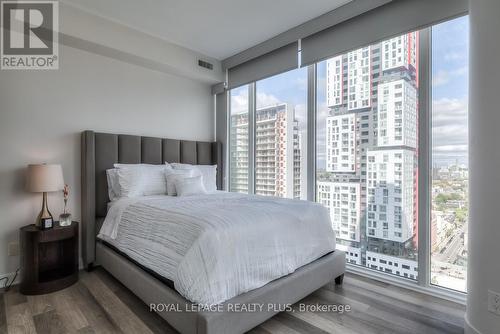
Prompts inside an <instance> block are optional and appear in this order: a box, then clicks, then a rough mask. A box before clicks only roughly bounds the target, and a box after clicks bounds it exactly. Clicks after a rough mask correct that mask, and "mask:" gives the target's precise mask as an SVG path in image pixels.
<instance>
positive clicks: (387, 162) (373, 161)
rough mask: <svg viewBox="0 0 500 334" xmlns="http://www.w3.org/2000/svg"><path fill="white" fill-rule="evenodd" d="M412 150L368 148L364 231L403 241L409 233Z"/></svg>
mask: <svg viewBox="0 0 500 334" xmlns="http://www.w3.org/2000/svg"><path fill="white" fill-rule="evenodd" d="M415 166H416V161H415V152H414V151H412V150H407V149H387V150H386V149H383V150H373V151H369V152H368V177H367V192H368V199H367V209H368V210H367V220H366V222H367V225H366V228H367V231H366V233H367V235H368V237H374V238H378V239H384V240H390V241H396V242H400V243H404V242H406V241H408V240H409V239H411V238H412V237H413V233H414V231H413V226H414V214H413V211H414V201H413V200H414V190H415V188H414V186H415V182H414V172H415Z"/></svg>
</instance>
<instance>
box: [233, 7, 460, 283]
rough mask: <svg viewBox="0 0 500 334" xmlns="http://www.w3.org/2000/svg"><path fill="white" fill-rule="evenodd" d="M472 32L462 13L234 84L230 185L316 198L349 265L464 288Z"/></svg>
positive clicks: (258, 192) (285, 195) (241, 189)
mask: <svg viewBox="0 0 500 334" xmlns="http://www.w3.org/2000/svg"><path fill="white" fill-rule="evenodd" d="M468 28H469V27H468V17H467V16H464V17H459V18H456V19H453V20H450V21H447V22H444V23H440V24H438V25H435V26H432V27H428V28H426V29H424V30H421V31H414V32H409V33H404V34H401V35H398V36H394V37H392V38H388V39H384V40H380V41H378V42H375V43H372V44H370V45H366V46H364V47H360V48H358V49H354V50H351V51H348V52H344V53H342V54H338V55H336V56H333V57H331V58H329V59H326V60H324V61H321V62H319V63H316V64H313V65H310V66H309V67H304V68H301V69H296V70H292V71H289V72H286V73H282V74H279V75H276V76H272V77H269V78H266V79H263V80H260V81H256V82H252V83H250V84H249V85H246V86H243V87H239V88H236V89H233V90H231V91H230V107H231V112H230V122H229V124H230V138H231V142H230V158H231V161H230V164H231V165H230V168H231V170H230V182H229V186H230V189H231V190H232V191H243V192H251V193H256V194H260V195H272V196H280V197H288V198H296V199H298V198H300V199H307V198H309V199H311V198H315V200H316V201H317V202H319V203H321V204H323V205H325V206H326V207H327V208H328V210H329V212H330V217H331V221H332V228H333V230H334V231H335V232H336V236H337V247H338V249H341V250H344V251H345V252H346V255H347V261H348V263H349V264H352V265H355V267H352V268H358V269H359V268H361V269H362V270H364V271H366V270H371V272H372V273H373V271H376V272H377V273H383V274H390V275H392V276H396V277H401V278H406V279H408V280H410V281H413V283H416V282H418V283H419V284H421V285H423V286H429V285H430V286H438V287H445V288H450V289H453V290H458V291H465V277H466V263H467V224H468V201H467V197H468V167H467V160H468V156H467V141H468V138H467V132H468V128H467V127H468V125H467V95H468V94H467V92H468ZM312 74H314V75H312ZM311 92H313V93H311ZM314 93H315V94H314ZM314 95H315V96H316V98H315V99H312V98H311V96H314ZM311 101H312V102H313V103H311ZM308 108H310V109H312V110H308ZM312 115H314V116H312ZM249 119H250V120H251V123H252V124H250V127H249V121H248V120H249ZM308 124H309V127H308ZM313 124H316V128H315V136H316V140H315V141H312V142H314V143H313V144H311V143H309V145H308V143H307V138H311V137H314V136H313V134H312V133H309V132H308V129H309V130H310V131H313V130H311V129H312V128H314V126H312V125H313ZM311 145H312V146H313V148H314V149H311ZM308 148H309V149H310V151H309V155H308V154H307V153H308V152H307V149H308ZM311 152H314V154H315V159H314V160H315V161H314V162H315V164H311V163H310V162H311V160H312V159H310V160H309V161H308V160H307V157H308V156H312V155H313V153H311ZM312 165H314V167H315V169H314V168H311V166H312ZM308 167H309V168H311V170H310V171H314V172H315V173H311V172H310V173H309V174H308V173H307V168H308ZM308 175H309V177H308ZM312 175H315V176H312ZM307 184H309V185H311V187H307ZM313 184H314V185H315V187H313V186H312V185H313ZM308 192H309V193H308ZM408 280H406V282H408ZM413 283H412V284H413ZM436 291H437V290H436ZM440 291H448V290H442V289H441V290H440ZM444 293H447V292H444Z"/></svg>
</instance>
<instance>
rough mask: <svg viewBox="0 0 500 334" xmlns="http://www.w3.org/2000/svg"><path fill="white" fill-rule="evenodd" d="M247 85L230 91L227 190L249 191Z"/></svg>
mask: <svg viewBox="0 0 500 334" xmlns="http://www.w3.org/2000/svg"><path fill="white" fill-rule="evenodd" d="M248 92H249V86H248V85H244V86H241V87H238V88H235V89H233V90H231V91H230V99H229V110H230V114H229V165H230V167H229V190H230V191H234V192H241V193H248V191H249V188H248V186H249V166H248V163H249V160H248V159H249V142H250V137H249V123H248V120H249V105H250V103H249V94H248Z"/></svg>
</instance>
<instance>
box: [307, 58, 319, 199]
mask: <svg viewBox="0 0 500 334" xmlns="http://www.w3.org/2000/svg"><path fill="white" fill-rule="evenodd" d="M316 75H317V74H316V64H313V65H310V66H308V67H307V152H306V154H307V200H308V201H315V200H316V91H317V80H316Z"/></svg>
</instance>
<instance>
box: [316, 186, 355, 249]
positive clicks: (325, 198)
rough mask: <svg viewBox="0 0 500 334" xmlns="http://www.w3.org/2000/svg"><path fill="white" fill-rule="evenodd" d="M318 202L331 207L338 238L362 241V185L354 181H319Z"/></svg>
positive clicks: (334, 228) (331, 215)
mask: <svg viewBox="0 0 500 334" xmlns="http://www.w3.org/2000/svg"><path fill="white" fill-rule="evenodd" d="M317 187H318V194H317V196H318V202H320V203H321V204H323V205H325V206H326V207H327V208H329V209H330V217H331V220H332V224H333V230H334V231H335V232H336V234H337V238H340V239H343V240H348V241H356V242H360V238H361V234H360V233H361V231H360V219H361V216H360V215H361V187H360V184H359V183H354V182H318V185H317Z"/></svg>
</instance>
